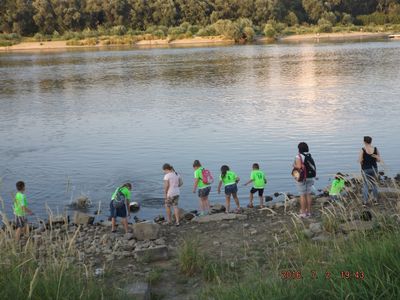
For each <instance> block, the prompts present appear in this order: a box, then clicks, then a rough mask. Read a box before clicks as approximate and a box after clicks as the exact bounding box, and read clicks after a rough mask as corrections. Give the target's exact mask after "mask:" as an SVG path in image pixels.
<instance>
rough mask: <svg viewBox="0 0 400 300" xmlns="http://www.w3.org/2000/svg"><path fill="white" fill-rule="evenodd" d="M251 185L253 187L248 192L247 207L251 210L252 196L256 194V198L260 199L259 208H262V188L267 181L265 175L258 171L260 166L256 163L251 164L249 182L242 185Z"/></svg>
mask: <svg viewBox="0 0 400 300" xmlns="http://www.w3.org/2000/svg"><path fill="white" fill-rule="evenodd" d="M251 182H252V183H253V187H252V188H251V190H250V203H249V205H248V207H249V208H253V207H254V205H253V195H254V193H257V192H258V197H259V198H260V207H261V208H263V207H264V196H263V195H264V188H265V185H266V183H267V179H266V178H265V173H264V172H263V171H261V170H260V166H259V164H257V163H254V164H253V171H251V174H250V180H249V181H247V182H246V183H245V184H244V185H245V186H246V185H248V184H250V183H251Z"/></svg>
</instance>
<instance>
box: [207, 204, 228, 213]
mask: <svg viewBox="0 0 400 300" xmlns="http://www.w3.org/2000/svg"><path fill="white" fill-rule="evenodd" d="M210 212H211V213H212V214H217V213H221V212H225V206H223V205H222V204H219V203H217V204H214V205H212V206H211V211H210Z"/></svg>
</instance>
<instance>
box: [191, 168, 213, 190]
mask: <svg viewBox="0 0 400 300" xmlns="http://www.w3.org/2000/svg"><path fill="white" fill-rule="evenodd" d="M203 169H204V168H203V167H200V168H197V170H195V171H194V178H195V179H198V180H199V182H198V184H197V187H198V188H199V189H202V188H205V187H208V186H210V185H209V184H205V183H204V182H203V180H202V175H201V171H202V170H203Z"/></svg>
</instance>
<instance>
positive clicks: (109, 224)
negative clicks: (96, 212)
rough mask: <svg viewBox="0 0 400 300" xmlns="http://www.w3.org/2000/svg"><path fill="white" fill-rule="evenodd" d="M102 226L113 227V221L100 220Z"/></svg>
mask: <svg viewBox="0 0 400 300" xmlns="http://www.w3.org/2000/svg"><path fill="white" fill-rule="evenodd" d="M97 224H99V225H100V226H104V227H111V221H100V222H99V223H97Z"/></svg>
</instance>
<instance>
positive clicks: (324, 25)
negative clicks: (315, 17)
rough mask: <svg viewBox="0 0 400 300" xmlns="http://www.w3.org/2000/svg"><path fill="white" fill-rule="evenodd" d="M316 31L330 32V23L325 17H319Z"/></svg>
mask: <svg viewBox="0 0 400 300" xmlns="http://www.w3.org/2000/svg"><path fill="white" fill-rule="evenodd" d="M317 32H321V33H322V32H332V23H331V22H329V21H328V20H326V19H319V21H318V27H317Z"/></svg>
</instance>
